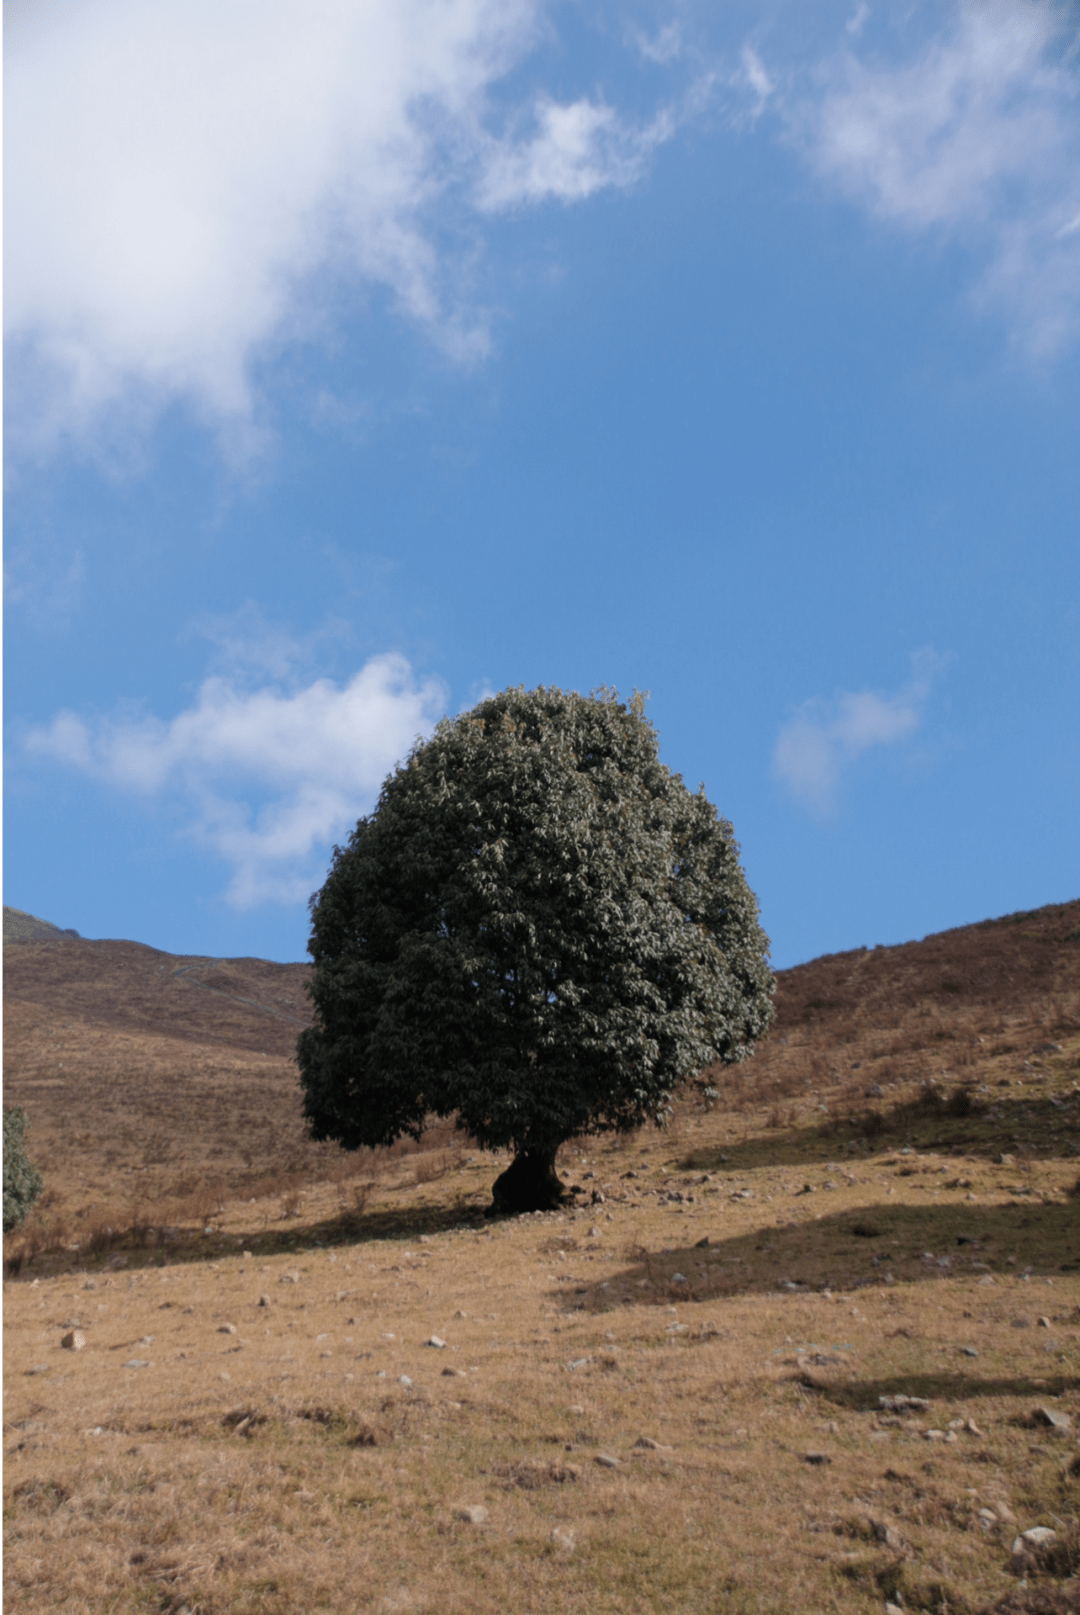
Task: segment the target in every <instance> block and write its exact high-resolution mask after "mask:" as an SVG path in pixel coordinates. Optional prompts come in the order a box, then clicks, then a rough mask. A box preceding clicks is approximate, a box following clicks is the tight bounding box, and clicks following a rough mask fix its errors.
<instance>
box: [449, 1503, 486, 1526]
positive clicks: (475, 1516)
mask: <svg viewBox="0 0 1080 1615" xmlns="http://www.w3.org/2000/svg"><path fill="white" fill-rule="evenodd" d="M454 1518H455V1520H463V1521H464V1523H465V1524H466V1525H486V1524H487V1522H488V1518H489V1514H488V1510H487V1509H486V1508H485V1507H484V1505H483V1503H469V1504H467V1505H466V1506H465V1507H464V1508H456V1509H455V1510H454Z"/></svg>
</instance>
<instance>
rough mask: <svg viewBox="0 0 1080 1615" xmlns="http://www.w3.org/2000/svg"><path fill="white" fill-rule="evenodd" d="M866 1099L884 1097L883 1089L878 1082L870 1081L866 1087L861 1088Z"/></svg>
mask: <svg viewBox="0 0 1080 1615" xmlns="http://www.w3.org/2000/svg"><path fill="white" fill-rule="evenodd" d="M863 1093H864V1094H865V1096H866V1098H867V1099H884V1097H885V1090H884V1088H883V1087H882V1086H881V1084H880V1082H872V1083H871V1084H870V1086H869V1087H868V1088H864V1089H863Z"/></svg>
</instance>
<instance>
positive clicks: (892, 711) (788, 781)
mask: <svg viewBox="0 0 1080 1615" xmlns="http://www.w3.org/2000/svg"><path fill="white" fill-rule="evenodd" d="M934 660H935V659H934V658H933V657H932V656H931V655H930V654H929V653H926V652H924V653H922V654H921V655H920V656H917V657H916V658H915V677H914V679H913V680H912V682H911V684H909V685H908V686H907V688H906V689H904V690H902V691H901V692H900V693H899V694H898V695H894V696H889V697H883V696H880V695H875V694H874V693H873V692H871V691H868V690H867V691H863V692H862V693H860V694H858V695H848V694H844V695H841V696H839V697H838V699H837V700H836V701H835V702H833V703H832V704H831V705H827V704H826V703H824V702H822V701H818V700H815V701H808V702H806V703H805V705H804V706H802V707H800V709H799V710H798V712H796V713H795V715H794V717H792V718H790V719H789V720H788V722H787V723H785V724H784V725H783V726H782V728H781V730H780V733H779V735H778V737H777V741H776V746H775V748H774V750H773V774H774V776H775V778H777V779H778V780H779V781H780V782H781V783H782V784H783V785H785V786H786V787H787V789H788V791H789V792H790V793H791V795H792V796H793V797H794V798H795V800H796V801H797V802H799V803H800V804H801V805H802V806H803V807H805V808H808V809H809V810H810V812H812V813H814V814H815V815H817V816H818V817H820V818H825V817H827V816H828V815H829V814H830V813H831V812H832V811H833V809H834V808H835V806H836V800H837V794H838V791H839V787H840V783H841V781H842V779H843V776H844V773H845V771H846V770H847V769H848V768H849V767H850V765H851V764H852V763H853V762H855V760H856V759H857V758H858V757H860V756H861V755H862V754H863V752H865V751H868V750H869V749H870V747H872V746H889V745H894V744H895V743H896V742H897V741H900V740H906V739H907V738H908V737H909V736H910V735H912V734H914V733H915V730H916V729H917V728H918V727H919V722H920V719H921V715H922V706H923V703H924V701H925V700H926V697H927V695H928V694H929V689H930V677H929V675H930V670H931V668H932V667H933V665H934Z"/></svg>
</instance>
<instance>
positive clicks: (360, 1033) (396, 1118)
mask: <svg viewBox="0 0 1080 1615" xmlns="http://www.w3.org/2000/svg"><path fill="white" fill-rule="evenodd" d="M738 854H739V849H738V846H737V845H736V842H735V840H734V839H733V835H732V829H731V826H730V824H728V823H726V822H725V821H724V820H723V819H719V818H718V817H717V814H716V809H715V808H714V807H713V806H712V804H711V803H710V802H708V801H707V800H706V797H705V794H704V787H702V789H701V791H699V793H698V794H697V795H696V796H695V795H691V793H690V792H689V791H688V790H687V789H686V787H685V786H684V785H683V783H682V780H681V779H680V777H679V776H678V775H677V774H672V773H671V772H670V771H669V770H668V769H667V768H665V767H664V766H663V764H662V763H661V762H660V761H659V758H658V756H657V735H656V731H655V730H654V728H653V726H652V724H651V723H650V722H649V721H648V719H647V718H646V717H645V715H644V701H643V699H642V698H641V697H640V696H635V698H634V700H633V701H632V702H631V703H630V705H629V706H627V705H625V704H622V703H620V702H619V700H618V698H617V696H616V695H615V694H614V693H613V692H609V691H606V690H602V691H599V692H597V693H594V694H593V695H592V696H590V697H587V698H586V697H583V696H580V695H577V694H572V693H567V692H565V691H562V690H558V689H544V688H540V689H537V690H531V691H525V690H524V689H511V690H505V691H503V693H502V694H501V695H497V696H494V697H493V698H492V699H490V700H487V701H483V702H481V704H480V705H479V706H477V707H474V708H473V710H472V711H471V712H467V713H465V714H464V715H463V716H461V717H458V718H454V719H444V720H443V722H442V723H440V724H439V726H438V728H437V729H436V731H435V733H434V735H433V736H432V738H431V739H430V740H428V741H425V742H418V743H417V745H416V747H415V748H414V750H413V752H412V754H411V755H410V757H409V759H408V761H407V762H406V763H405V764H404V765H403V766H401V767H399V768H398V769H396V770H395V772H394V773H393V774H391V775H390V777H389V778H388V779H387V780H386V783H385V784H384V786H383V789H382V794H381V795H380V797H379V801H378V805H377V807H376V808H375V811H374V812H373V813H372V814H371V815H370V817H368V818H364V819H361V820H360V822H359V824H358V825H357V826H356V829H355V831H354V832H353V834H352V836H351V837H350V839H349V843H348V845H347V846H345V847H336V848H335V849H334V857H333V862H332V865H331V869H330V873H329V875H328V877H327V880H326V883H325V885H324V886H323V888H322V890H321V891H320V892H318V893H316V895H315V896H314V897H313V898H312V900H311V918H312V934H311V939H310V942H309V944H308V946H309V951H310V952H311V955H312V958H313V959H314V961H315V969H314V973H313V977H312V981H311V983H310V986H309V988H308V991H309V993H310V995H311V997H312V999H313V1001H314V1007H315V1024H314V1025H313V1026H312V1027H311V1029H310V1030H308V1031H305V1032H303V1033H302V1034H301V1036H300V1038H299V1041H298V1045H297V1057H298V1061H299V1065H300V1076H301V1083H302V1087H303V1091H304V1112H305V1115H306V1117H307V1120H308V1123H309V1128H310V1132H311V1136H312V1137H313V1138H316V1139H335V1140H336V1141H337V1142H339V1143H340V1144H343V1145H344V1146H345V1148H346V1149H357V1148H360V1147H361V1146H378V1145H384V1144H390V1143H392V1142H393V1141H394V1140H395V1139H397V1138H400V1137H401V1136H402V1135H404V1134H410V1135H411V1136H412V1137H413V1138H417V1139H418V1138H419V1137H420V1135H421V1133H422V1131H423V1126H424V1120H425V1117H427V1116H430V1115H431V1114H432V1113H434V1114H435V1115H437V1116H455V1117H456V1120H457V1126H458V1127H459V1128H460V1129H462V1130H463V1131H464V1132H466V1133H468V1134H470V1135H471V1136H472V1137H473V1138H474V1139H475V1140H476V1141H477V1143H478V1144H480V1145H481V1147H482V1148H485V1149H502V1148H506V1147H507V1146H509V1147H510V1148H512V1149H513V1150H514V1152H515V1158H514V1160H513V1162H512V1164H511V1165H510V1167H509V1168H508V1169H507V1170H506V1171H505V1172H504V1173H503V1174H502V1175H501V1176H500V1177H499V1178H498V1179H497V1180H496V1182H495V1185H494V1190H493V1207H492V1209H493V1211H507V1212H509V1211H519V1212H520V1211H529V1210H543V1209H547V1208H550V1207H552V1206H555V1205H557V1204H558V1203H559V1202H560V1200H561V1199H562V1197H563V1186H562V1184H561V1183H560V1181H559V1179H558V1177H557V1176H556V1173H555V1154H556V1151H557V1150H558V1148H559V1146H560V1144H562V1143H564V1142H565V1141H566V1140H567V1139H569V1138H573V1137H575V1136H577V1135H580V1134H587V1133H602V1132H616V1133H625V1132H630V1131H632V1130H634V1129H636V1128H638V1127H640V1126H642V1124H643V1123H645V1122H647V1121H654V1122H657V1123H661V1124H662V1123H663V1121H664V1119H665V1118H666V1116H667V1114H668V1113H669V1109H670V1105H671V1101H672V1097H673V1095H674V1093H675V1091H676V1089H677V1088H678V1086H679V1085H680V1084H681V1083H683V1082H685V1081H686V1080H687V1079H688V1078H691V1077H693V1076H695V1075H696V1074H698V1073H700V1072H701V1071H702V1069H703V1068H704V1067H707V1066H709V1065H710V1064H712V1063H714V1062H716V1061H723V1062H725V1063H734V1062H736V1061H740V1060H743V1059H745V1058H746V1057H747V1055H748V1054H750V1053H752V1052H753V1045H754V1040H755V1039H756V1038H758V1037H760V1036H761V1035H762V1033H763V1032H765V1030H766V1029H767V1027H768V1026H769V1023H770V1021H771V1020H772V1017H773V1009H772V1003H771V995H772V992H773V988H774V981H773V977H772V975H771V973H770V971H769V967H768V962H767V955H768V939H767V937H766V936H765V933H764V932H763V931H762V929H761V927H760V926H759V924H758V917H757V905H756V903H755V900H754V897H753V894H752V892H751V891H750V888H749V887H748V885H747V883H746V879H745V876H744V875H743V871H742V869H741V867H740V865H739V856H738Z"/></svg>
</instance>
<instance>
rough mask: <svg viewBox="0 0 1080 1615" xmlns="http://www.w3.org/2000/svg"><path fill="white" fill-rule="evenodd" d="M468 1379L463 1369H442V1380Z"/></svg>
mask: <svg viewBox="0 0 1080 1615" xmlns="http://www.w3.org/2000/svg"><path fill="white" fill-rule="evenodd" d="M468 1377H469V1376H468V1374H466V1372H465V1370H464V1369H463V1368H444V1369H443V1378H444V1379H468Z"/></svg>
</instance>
